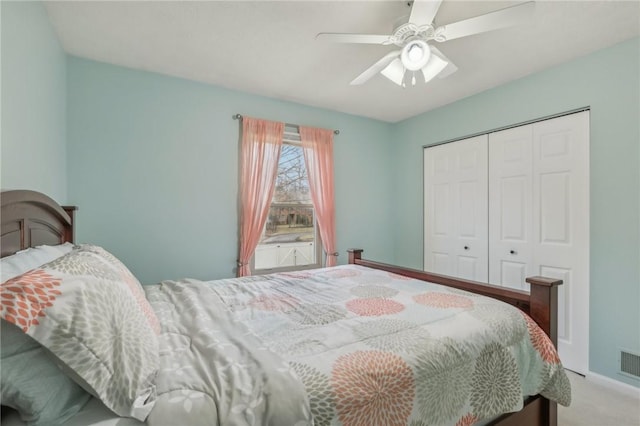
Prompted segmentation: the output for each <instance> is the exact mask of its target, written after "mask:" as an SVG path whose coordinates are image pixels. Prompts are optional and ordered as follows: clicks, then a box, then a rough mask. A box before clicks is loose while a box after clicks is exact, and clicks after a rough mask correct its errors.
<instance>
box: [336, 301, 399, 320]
mask: <svg viewBox="0 0 640 426" xmlns="http://www.w3.org/2000/svg"><path fill="white" fill-rule="evenodd" d="M347 309H348V310H350V311H351V312H353V313H354V314H357V315H360V316H362V317H378V316H380V315H388V314H397V313H398V312H400V311H402V310H403V309H404V305H403V304H402V303H398V302H396V301H395V300H390V299H385V298H382V297H372V298H366V299H354V300H350V301H348V302H347Z"/></svg>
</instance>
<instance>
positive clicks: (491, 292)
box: [347, 249, 562, 426]
mask: <svg viewBox="0 0 640 426" xmlns="http://www.w3.org/2000/svg"><path fill="white" fill-rule="evenodd" d="M347 252H348V253H349V263H350V264H354V265H361V266H366V267H369V268H373V269H381V270H383V271H388V272H392V273H394V274H398V275H404V276H406V277H410V278H414V279H418V280H422V281H428V282H432V283H435V284H442V285H445V286H448V287H454V288H458V289H461V290H466V291H469V292H471V293H476V294H481V295H483V296H489V297H493V298H494V299H499V300H502V301H503V302H506V303H509V304H511V305H514V306H516V307H517V308H519V309H520V310H522V311H523V312H525V313H526V314H528V315H529V316H530V317H531V318H532V319H533V320H534V321H535V322H536V323H537V324H538V325H539V326H540V328H542V330H543V331H544V332H545V333H547V335H548V336H549V337H550V338H551V341H552V342H553V344H554V345H556V346H557V343H558V342H557V324H558V323H557V313H558V286H559V285H561V284H562V280H556V279H552V278H545V277H530V278H527V279H526V281H527V282H528V283H529V284H530V285H531V292H530V293H527V292H525V291H521V290H512V289H508V288H504V287H499V286H495V285H490V284H486V283H481V282H477V281H469V280H463V279H459V278H454V277H449V276H446V275H439V274H433V273H430V272H425V271H420V270H417V269H410V268H402V267H400V266H394V265H389V264H386V263H380V262H374V261H371V260H365V259H362V252H363V250H362V249H349V250H347ZM491 424H492V425H500V426H510V425H514V426H515V425H517V426H527V425H538V426H542V425H545V426H547V425H548V426H556V425H557V404H556V403H555V402H553V401H550V400H548V399H546V398H544V397H542V396H540V395H535V396H532V397H530V398H528V399H527V400H526V401H525V406H524V408H523V409H522V410H521V411H518V412H517V413H511V414H508V415H504V416H501V417H500V418H498V419H496V420H495V421H494V422H492V423H491Z"/></svg>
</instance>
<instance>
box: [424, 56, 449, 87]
mask: <svg viewBox="0 0 640 426" xmlns="http://www.w3.org/2000/svg"><path fill="white" fill-rule="evenodd" d="M447 65H449V62H447V61H445V60H444V59H442V58H440V57H439V56H438V55H431V60H429V62H428V63H427V65H425V66H424V67H423V68H422V75H423V76H424V82H425V83H428V82H429V81H430V80H431V79H432V78H433V77H435V76H436V75H438V74H440V72H441V71H442V70H443V69H445V68H446V67H447Z"/></svg>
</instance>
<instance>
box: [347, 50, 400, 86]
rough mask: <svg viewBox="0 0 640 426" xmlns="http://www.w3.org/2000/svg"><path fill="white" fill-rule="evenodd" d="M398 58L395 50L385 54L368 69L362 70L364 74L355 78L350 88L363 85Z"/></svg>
mask: <svg viewBox="0 0 640 426" xmlns="http://www.w3.org/2000/svg"><path fill="white" fill-rule="evenodd" d="M399 56H400V50H396V51H393V52H390V53H388V54H386V55H385V56H383V57H382V58H381V59H380V60H379V61H378V62H376V63H375V64H373V65H371V66H370V67H369V68H367V69H366V70H364V72H363V73H362V74H360V75H359V76H357V77H356V78H355V79H354V80H353V81H352V82H351V83H350V84H351V85H352V86H357V85H360V84H363V83H365V82H366V81H367V80H369V79H370V78H371V77H373V76H374V75H376V74H378V73H379V72H380V71H382V70H383V69H385V68H386V67H387V66H388V65H389V63H391V62H393V60H394V59H398V57H399ZM398 61H399V59H398Z"/></svg>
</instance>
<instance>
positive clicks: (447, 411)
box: [147, 265, 571, 426]
mask: <svg viewBox="0 0 640 426" xmlns="http://www.w3.org/2000/svg"><path fill="white" fill-rule="evenodd" d="M162 287H163V288H164V290H163V291H162V292H160V291H159V290H158V289H159V288H162ZM159 288H158V289H155V290H154V289H150V290H147V292H148V294H149V296H150V297H149V298H150V300H151V302H152V305H153V306H154V308H155V309H156V310H157V311H158V315H159V317H161V322H163V319H162V317H163V316H165V317H166V315H163V312H162V306H161V305H159V304H158V303H157V302H154V299H157V298H158V297H156V296H158V295H159V294H160V293H174V292H175V293H177V292H186V291H196V292H197V293H198V294H199V295H198V296H197V297H198V298H200V299H201V298H202V297H204V296H203V295H205V294H206V297H207V303H210V304H213V306H214V309H215V310H216V311H219V312H218V313H217V315H218V317H220V318H219V321H220V323H216V326H215V327H214V328H213V329H211V330H196V332H197V333H203V334H210V337H211V338H213V339H214V340H213V341H214V342H218V340H216V339H218V336H219V330H220V329H223V330H224V329H226V328H228V327H229V326H228V324H227V323H226V322H225V321H231V322H232V323H233V324H235V325H234V326H239V325H242V329H244V328H245V327H246V329H247V330H248V331H250V333H245V335H246V336H245V337H246V340H247V343H250V344H255V345H256V346H257V347H258V348H261V350H263V352H264V353H269V354H277V355H278V356H279V357H280V358H281V359H282V360H284V361H285V363H284V364H283V363H278V362H273V364H274V366H275V368H276V369H278V370H279V371H281V372H283V373H284V374H285V375H287V374H288V372H289V370H288V368H287V367H290V369H291V370H292V371H294V372H295V374H296V375H297V377H298V378H299V382H298V383H301V384H300V387H301V388H304V389H305V390H306V397H307V398H308V404H309V408H310V411H311V414H312V415H313V422H314V424H315V425H317V426H322V425H340V424H342V425H380V426H382V425H412V426H419V425H456V426H462V425H470V424H473V423H475V422H476V421H479V420H482V419H488V418H491V417H494V416H496V415H498V414H502V413H506V412H511V411H517V410H519V409H521V408H522V405H523V397H524V396H527V395H535V394H538V393H540V394H542V395H544V396H545V397H547V398H549V399H552V400H554V401H557V402H558V403H560V404H562V405H568V404H569V403H570V400H571V389H570V384H569V380H568V378H567V376H566V375H565V373H564V370H563V368H562V365H561V363H560V360H559V358H558V355H557V353H556V351H555V349H554V347H553V345H552V343H551V342H550V340H549V339H548V338H547V336H546V335H545V334H544V332H543V331H542V330H541V329H540V328H539V327H538V326H537V325H536V324H535V323H534V322H533V320H531V319H530V318H529V317H528V316H526V315H524V314H523V313H522V312H521V311H519V310H518V309H516V308H514V307H512V306H510V305H508V304H505V303H502V302H500V301H497V300H494V299H491V298H487V297H483V296H478V295H474V294H471V293H468V292H463V291H459V290H454V289H451V288H447V287H443V286H439V285H436V284H430V283H425V282H422V281H417V280H412V279H408V278H406V277H402V276H399V275H395V274H390V273H387V272H384V271H378V270H373V269H369V268H364V267H360V266H356V265H346V266H338V267H334V268H326V269H318V270H314V271H306V272H296V273H281V274H273V275H265V276H253V277H245V278H239V279H225V280H218V281H211V282H207V283H206V285H205V286H203V285H202V283H201V282H198V281H195V280H184V281H181V282H165V283H163V284H162V285H161V286H160V287H159ZM156 290H158V294H156V295H154V293H156ZM163 297H164V296H163ZM211 301H215V303H214V302H211ZM190 303H191V307H190V308H189V309H191V310H194V311H197V309H200V308H198V306H202V303H201V302H200V303H199V302H198V301H197V300H192V301H190ZM223 320H224V321H223ZM163 327H164V326H163ZM171 338H175V339H180V338H183V337H181V336H175V337H171ZM185 344H186V342H185ZM214 344H218V345H220V343H214ZM222 346H224V343H223V344H222ZM221 349H224V348H223V347H221ZM269 356H271V355H269ZM228 362H231V360H228ZM237 362H238V364H237V367H236V368H244V366H243V365H242V363H243V362H246V360H244V361H242V360H240V359H239V360H238V361H237ZM221 367H224V368H231V367H230V366H226V365H225V366H222V365H221ZM167 368H170V369H172V373H171V374H177V373H178V372H179V371H180V370H179V366H167ZM185 373H186V372H185ZM271 377H275V376H271ZM248 383H249V382H247V385H248ZM287 386H288V385H287ZM291 386H293V387H292V388H291V389H290V390H288V391H286V392H285V395H286V397H287V398H291V399H292V400H295V399H296V398H294V397H295V396H297V394H298V391H297V390H296V388H295V383H294V385H291ZM161 388H162V386H161V385H160V384H159V385H158V392H159V393H161V392H162V389H161ZM243 392H248V393H251V392H252V390H251V388H249V387H247V388H246V389H245V390H244V391H243ZM176 397H177V396H176V395H174V398H176ZM252 397H253V398H255V399H254V401H253V402H249V403H246V402H243V404H244V405H241V406H233V403H231V404H229V403H228V401H227V402H226V403H224V404H222V406H225V407H227V408H225V416H226V415H232V414H233V413H238V412H241V413H245V414H246V413H247V412H248V411H247V410H249V409H250V407H253V406H258V407H259V406H260V405H261V403H262V402H261V400H260V398H262V397H261V396H260V395H259V394H257V393H255V392H253V393H252ZM231 400H233V398H231ZM304 402H306V401H303V400H297V401H296V402H295V403H293V402H292V404H293V405H292V406H293V407H298V404H300V403H304ZM229 407H230V408H229ZM283 407H284V408H285V409H289V408H290V407H287V406H286V405H285V406H283ZM297 412H298V413H303V412H304V410H303V409H298V411H297ZM153 414H154V413H153V412H152V416H153ZM219 417H220V419H221V424H236V423H233V422H229V423H225V421H224V420H225V417H224V416H222V415H219ZM298 417H300V416H298ZM302 417H303V416H302ZM302 417H300V418H299V419H296V421H298V420H301V421H302V420H304V419H303V418H302ZM245 420H247V423H246V424H256V425H261V424H267V423H264V422H263V421H261V420H260V418H259V417H256V416H254V417H250V416H249V415H248V414H247V415H246V416H245ZM249 420H253V422H251V421H249ZM273 424H275V423H273ZM281 424H282V425H285V424H287V425H289V424H291V425H293V424H295V422H294V421H290V422H285V423H281ZM300 424H304V423H300Z"/></svg>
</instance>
